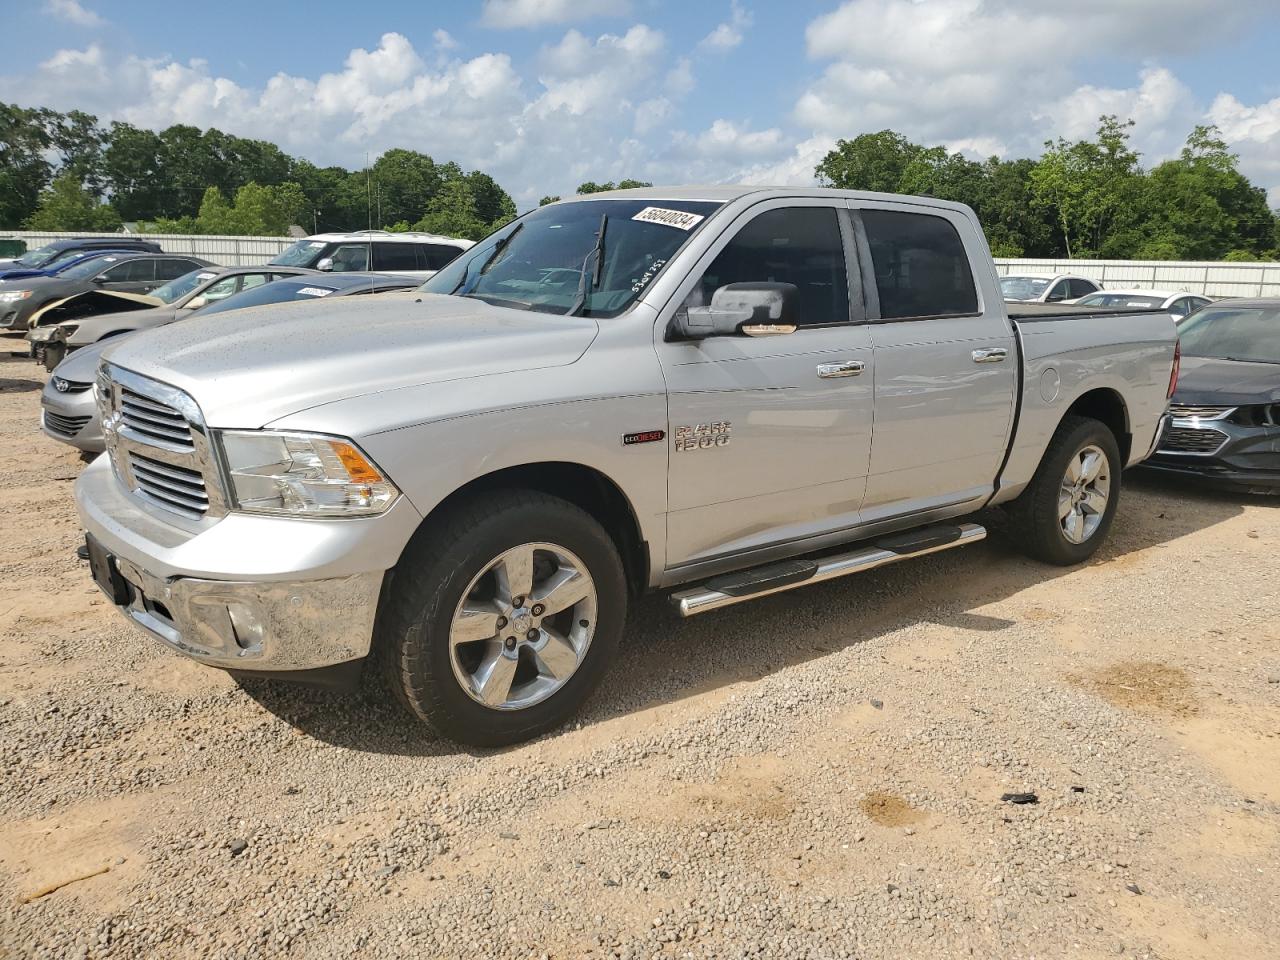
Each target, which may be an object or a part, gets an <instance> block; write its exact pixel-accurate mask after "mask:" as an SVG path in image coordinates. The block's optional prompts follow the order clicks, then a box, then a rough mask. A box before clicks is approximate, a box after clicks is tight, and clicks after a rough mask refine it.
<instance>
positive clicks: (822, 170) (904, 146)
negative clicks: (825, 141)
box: [813, 130, 924, 193]
mask: <svg viewBox="0 0 1280 960" xmlns="http://www.w3.org/2000/svg"><path fill="white" fill-rule="evenodd" d="M923 149H924V148H923V147H921V146H919V145H918V144H915V143H912V142H911V141H910V140H908V139H907V138H906V137H904V136H902V135H901V134H898V133H894V132H893V131H892V130H881V131H880V132H879V133H864V134H861V135H859V136H856V137H854V138H853V139H852V140H837V141H836V146H835V149H834V150H832V151H830V152H829V153H828V154H827V155H826V156H825V157H823V158H822V161H821V162H820V163H819V164H818V165H817V167H815V168H814V171H813V172H814V175H815V176H816V177H817V178H818V182H819V183H820V184H822V185H823V186H828V187H836V188H838V189H841V190H876V191H880V192H882V193H896V192H898V191H899V187H900V185H901V183H902V178H903V175H904V174H905V173H906V172H907V167H908V166H909V165H910V164H911V161H912V160H914V159H915V158H916V157H917V155H919V153H920V152H921V151H922V150H923Z"/></svg>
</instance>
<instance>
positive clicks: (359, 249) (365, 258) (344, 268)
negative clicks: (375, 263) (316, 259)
mask: <svg viewBox="0 0 1280 960" xmlns="http://www.w3.org/2000/svg"><path fill="white" fill-rule="evenodd" d="M325 256H326V257H328V258H329V259H330V260H332V261H333V272H334V273H349V272H351V271H352V270H368V269H369V244H367V243H343V244H340V245H338V246H337V247H335V248H334V249H333V250H332V251H331V252H329V253H327V254H325Z"/></svg>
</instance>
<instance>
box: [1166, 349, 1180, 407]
mask: <svg viewBox="0 0 1280 960" xmlns="http://www.w3.org/2000/svg"><path fill="white" fill-rule="evenodd" d="M1181 367H1182V341H1181V340H1174V341H1173V369H1172V370H1170V371H1169V394H1168V396H1167V397H1166V398H1165V399H1167V400H1172V399H1173V391H1175V390H1177V389H1178V370H1179V369H1180V368H1181Z"/></svg>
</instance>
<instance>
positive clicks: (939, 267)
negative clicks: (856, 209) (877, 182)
mask: <svg viewBox="0 0 1280 960" xmlns="http://www.w3.org/2000/svg"><path fill="white" fill-rule="evenodd" d="M862 223H863V226H864V227H865V229H866V233H867V244H868V245H869V246H870V247H871V262H872V265H873V266H874V267H875V274H876V292H877V293H878V294H879V296H880V316H881V318H882V319H885V320H906V319H918V318H923V317H957V316H968V315H972V314H975V313H977V312H978V292H977V289H976V288H975V287H974V284H973V270H972V269H971V268H970V266H969V257H968V256H967V255H966V254H965V252H964V244H963V243H962V242H961V240H960V234H959V233H957V232H956V228H955V227H953V226H952V225H951V223H950V221H948V220H946V219H944V218H942V217H935V216H933V215H931V214H922V213H899V212H897V211H895V210H863V211H862Z"/></svg>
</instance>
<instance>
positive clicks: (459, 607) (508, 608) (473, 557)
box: [377, 491, 627, 747]
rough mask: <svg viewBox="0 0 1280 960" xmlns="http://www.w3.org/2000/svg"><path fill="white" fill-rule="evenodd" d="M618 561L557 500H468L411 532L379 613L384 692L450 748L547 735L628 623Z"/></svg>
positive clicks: (596, 675) (587, 524)
mask: <svg viewBox="0 0 1280 960" xmlns="http://www.w3.org/2000/svg"><path fill="white" fill-rule="evenodd" d="M626 605H627V590H626V581H625V576H624V573H623V566H622V560H621V558H620V557H619V555H618V550H617V547H616V546H615V545H614V543H613V541H612V539H611V538H610V537H609V535H608V533H606V532H605V530H604V528H603V527H601V526H600V524H599V523H597V522H596V521H595V520H594V519H593V518H592V517H591V516H590V515H589V514H587V513H586V512H584V511H583V510H581V509H579V508H578V507H576V506H574V505H573V504H571V503H567V502H566V501H564V500H560V499H559V498H556V497H552V496H548V495H546V494H542V493H534V492H529V491H499V492H494V493H487V494H483V495H480V496H477V497H475V498H473V499H471V500H469V501H467V502H465V503H463V504H461V505H459V506H458V507H457V508H456V509H453V510H451V511H450V512H449V515H448V516H447V517H446V518H445V519H444V520H443V521H442V522H441V523H436V524H432V525H431V526H429V527H428V528H426V529H424V530H423V531H420V533H419V535H417V536H415V538H414V541H413V542H412V543H411V544H410V546H409V548H408V549H407V550H406V553H405V556H404V557H403V558H402V559H401V561H400V563H399V564H398V565H397V567H396V569H395V571H394V572H393V574H392V579H391V582H390V585H389V587H388V591H387V594H386V596H385V599H384V604H383V610H382V611H381V613H380V617H379V627H378V638H377V645H378V654H379V656H381V658H382V663H383V667H384V675H385V677H386V679H387V681H388V683H389V684H390V686H391V688H392V690H393V692H394V693H395V694H396V695H397V696H398V698H399V699H400V700H401V701H402V702H403V703H404V704H405V705H406V706H407V707H408V708H409V710H410V711H411V712H412V713H414V714H415V715H416V716H418V717H419V718H421V719H422V720H425V721H426V722H427V723H429V724H430V725H431V726H433V727H434V728H435V729H436V730H438V731H439V732H440V733H442V734H443V735H445V736H446V737H448V738H449V739H451V740H455V741H457V742H459V743H465V744H469V745H472V746H482V747H492V746H499V745H502V744H507V743H515V742H517V741H520V740H526V739H529V738H530V737H534V736H537V735H538V734H540V733H544V732H546V731H547V730H550V729H553V728H554V727H557V726H559V725H560V724H562V723H564V722H565V721H566V720H568V719H569V718H570V717H572V716H573V715H574V714H575V713H576V712H577V711H578V709H579V708H580V707H581V706H582V704H583V703H584V702H585V701H586V699H587V697H588V696H589V695H590V694H591V692H592V691H593V690H594V689H595V687H596V686H597V684H598V683H599V681H600V679H601V678H602V677H603V675H604V673H605V671H606V669H607V668H608V666H609V663H610V662H611V661H612V660H613V656H614V651H615V650H616V649H617V645H618V641H619V639H620V637H621V634H622V628H623V623H624V622H625V620H626Z"/></svg>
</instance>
